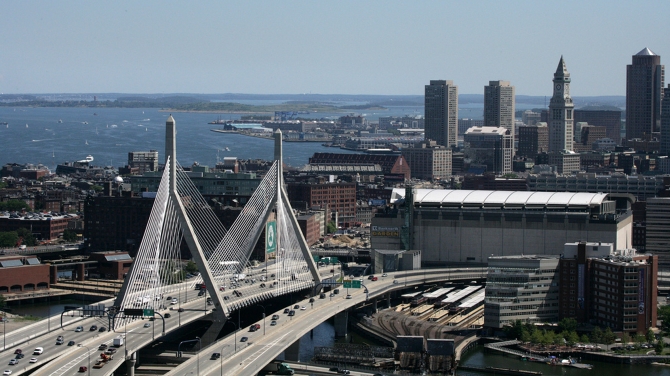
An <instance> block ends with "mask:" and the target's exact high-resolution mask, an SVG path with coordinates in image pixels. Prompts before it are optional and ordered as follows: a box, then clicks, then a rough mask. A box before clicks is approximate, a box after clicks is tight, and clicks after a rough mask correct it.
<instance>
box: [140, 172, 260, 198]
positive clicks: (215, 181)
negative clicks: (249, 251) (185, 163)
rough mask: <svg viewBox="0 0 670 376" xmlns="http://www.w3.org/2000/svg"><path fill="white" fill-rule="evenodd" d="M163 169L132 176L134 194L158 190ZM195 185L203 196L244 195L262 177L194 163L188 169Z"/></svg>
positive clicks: (250, 190) (251, 190)
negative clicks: (211, 169)
mask: <svg viewBox="0 0 670 376" xmlns="http://www.w3.org/2000/svg"><path fill="white" fill-rule="evenodd" d="M162 173H163V172H162V171H156V172H147V173H145V174H144V175H139V176H131V177H130V184H131V186H132V191H133V193H134V194H136V195H139V194H140V193H141V192H157V191H158V185H159V184H160V182H161V176H162ZM186 175H188V177H189V178H191V181H192V182H193V185H195V187H196V188H197V189H198V191H199V192H200V194H202V195H203V196H243V197H251V195H252V194H253V193H254V191H255V190H256V187H258V184H260V182H261V179H260V178H259V177H257V176H256V173H253V172H243V173H231V172H226V171H214V172H210V171H209V168H208V167H207V166H202V165H194V166H192V167H191V171H186Z"/></svg>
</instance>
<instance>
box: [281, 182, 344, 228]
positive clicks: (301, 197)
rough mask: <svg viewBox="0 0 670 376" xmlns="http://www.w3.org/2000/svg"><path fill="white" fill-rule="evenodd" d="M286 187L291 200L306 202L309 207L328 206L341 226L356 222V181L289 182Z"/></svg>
mask: <svg viewBox="0 0 670 376" xmlns="http://www.w3.org/2000/svg"><path fill="white" fill-rule="evenodd" d="M286 188H287V193H288V198H289V200H290V201H291V202H294V201H296V202H297V201H300V202H305V203H306V204H307V207H308V208H311V207H326V206H327V207H328V210H329V211H330V212H331V213H333V214H335V215H336V216H337V220H338V225H340V226H348V225H350V224H353V223H354V222H356V183H338V182H319V183H318V184H317V183H308V182H288V183H287V184H286Z"/></svg>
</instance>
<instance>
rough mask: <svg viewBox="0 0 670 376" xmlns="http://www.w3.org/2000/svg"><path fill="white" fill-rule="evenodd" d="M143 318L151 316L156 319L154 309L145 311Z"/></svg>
mask: <svg viewBox="0 0 670 376" xmlns="http://www.w3.org/2000/svg"><path fill="white" fill-rule="evenodd" d="M142 311H143V312H142V313H143V316H149V317H154V310H153V309H143V310H142Z"/></svg>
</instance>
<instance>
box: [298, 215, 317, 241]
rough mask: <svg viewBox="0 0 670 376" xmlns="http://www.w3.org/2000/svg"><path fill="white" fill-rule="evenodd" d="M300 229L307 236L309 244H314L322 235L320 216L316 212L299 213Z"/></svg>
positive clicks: (306, 239)
mask: <svg viewBox="0 0 670 376" xmlns="http://www.w3.org/2000/svg"><path fill="white" fill-rule="evenodd" d="M296 219H297V221H298V226H300V231H302V235H303V236H304V237H305V241H306V242H307V245H310V246H311V245H312V244H314V243H316V242H318V241H319V238H320V237H321V226H320V224H319V221H318V217H317V215H316V214H314V213H310V214H303V215H299V216H298V217H297V218H296Z"/></svg>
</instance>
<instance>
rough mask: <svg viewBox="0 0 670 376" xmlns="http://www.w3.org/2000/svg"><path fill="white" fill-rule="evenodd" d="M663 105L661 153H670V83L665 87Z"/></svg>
mask: <svg viewBox="0 0 670 376" xmlns="http://www.w3.org/2000/svg"><path fill="white" fill-rule="evenodd" d="M663 92H664V95H663V105H662V110H661V147H660V150H659V152H660V154H661V155H670V84H668V87H666V88H665V89H663Z"/></svg>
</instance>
